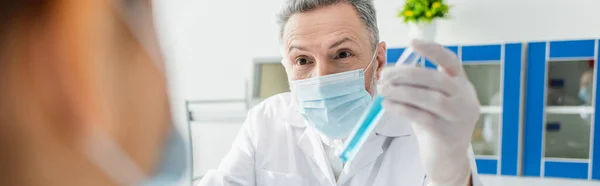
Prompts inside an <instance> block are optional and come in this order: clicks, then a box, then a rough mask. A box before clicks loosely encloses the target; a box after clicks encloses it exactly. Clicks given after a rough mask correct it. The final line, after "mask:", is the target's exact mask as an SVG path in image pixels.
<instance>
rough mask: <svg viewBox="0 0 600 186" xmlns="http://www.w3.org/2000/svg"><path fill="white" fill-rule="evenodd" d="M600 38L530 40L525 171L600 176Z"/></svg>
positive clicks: (572, 175)
mask: <svg viewBox="0 0 600 186" xmlns="http://www.w3.org/2000/svg"><path fill="white" fill-rule="evenodd" d="M598 42H599V41H598V39H590V40H569V41H541V42H529V43H527V58H526V61H527V70H526V90H525V98H526V99H525V100H526V102H525V104H524V106H525V109H524V112H525V119H524V124H525V125H524V126H525V127H524V140H523V143H524V144H523V150H524V151H523V156H524V158H523V165H524V166H523V175H524V176H534V177H557V178H575V179H593V180H600V137H596V138H595V137H594V134H600V133H599V132H598V131H599V130H600V128H599V127H594V126H598V121H596V120H595V118H597V117H596V116H597V114H596V112H595V110H597V107H598V102H597V99H595V98H596V97H597V93H596V92H597V91H595V89H596V87H597V85H598V81H597V78H596V77H597V75H596V74H597V71H598V65H597V63H596V62H597V61H598V52H599V49H598ZM594 160H596V161H594Z"/></svg>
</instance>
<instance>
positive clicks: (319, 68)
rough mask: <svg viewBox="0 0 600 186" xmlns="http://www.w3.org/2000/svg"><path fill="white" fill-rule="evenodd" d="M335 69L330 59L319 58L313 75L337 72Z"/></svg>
mask: <svg viewBox="0 0 600 186" xmlns="http://www.w3.org/2000/svg"><path fill="white" fill-rule="evenodd" d="M337 70H338V69H336V68H335V67H334V66H333V65H332V63H331V62H330V61H328V60H319V61H317V63H316V68H315V69H314V72H313V76H326V75H329V74H335V73H337Z"/></svg>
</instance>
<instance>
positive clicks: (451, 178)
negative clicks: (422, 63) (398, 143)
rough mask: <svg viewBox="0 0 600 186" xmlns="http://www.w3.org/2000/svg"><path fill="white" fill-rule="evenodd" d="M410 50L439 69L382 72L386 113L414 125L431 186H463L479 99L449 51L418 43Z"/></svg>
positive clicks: (406, 68)
mask: <svg viewBox="0 0 600 186" xmlns="http://www.w3.org/2000/svg"><path fill="white" fill-rule="evenodd" d="M411 47H412V48H413V49H414V51H415V52H416V53H417V54H419V55H421V56H423V57H425V58H427V59H429V60H430V61H432V62H434V63H436V64H437V65H438V67H440V68H439V69H438V70H437V71H436V70H434V69H426V68H420V67H413V66H408V65H397V66H394V67H389V68H386V69H384V70H383V72H382V76H381V79H380V81H379V92H378V93H379V94H380V95H382V96H383V97H384V102H383V108H384V109H385V110H386V112H392V113H395V114H397V115H399V116H401V117H403V118H407V119H409V120H411V121H412V127H413V131H414V134H415V135H416V137H417V140H418V142H419V149H420V153H421V159H422V161H423V162H422V163H423V166H424V168H425V171H426V172H427V177H428V178H429V179H430V180H431V182H430V184H429V185H430V186H434V185H435V186H439V185H452V186H465V185H467V184H468V183H469V178H470V175H471V171H470V164H469V158H468V155H467V151H468V148H469V146H470V143H471V136H472V134H473V130H474V129H475V124H476V122H477V119H478V118H479V107H480V105H479V100H478V99H477V94H476V92H475V89H474V87H473V85H472V84H471V82H469V80H468V79H467V77H466V75H465V73H464V70H463V68H462V65H461V63H460V60H459V59H458V57H457V56H456V55H454V53H452V52H451V51H450V50H448V49H446V48H445V47H443V46H441V45H438V44H436V43H431V42H424V41H420V40H414V41H412V42H411Z"/></svg>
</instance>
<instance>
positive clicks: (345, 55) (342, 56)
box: [335, 51, 352, 59]
mask: <svg viewBox="0 0 600 186" xmlns="http://www.w3.org/2000/svg"><path fill="white" fill-rule="evenodd" d="M350 56H352V53H350V52H346V51H344V52H340V53H338V54H337V55H336V56H335V59H344V58H348V57H350Z"/></svg>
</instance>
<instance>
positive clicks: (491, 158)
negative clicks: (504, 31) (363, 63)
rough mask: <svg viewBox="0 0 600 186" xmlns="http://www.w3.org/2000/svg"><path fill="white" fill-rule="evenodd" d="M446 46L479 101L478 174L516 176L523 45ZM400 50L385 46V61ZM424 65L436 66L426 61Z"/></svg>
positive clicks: (390, 60)
mask: <svg viewBox="0 0 600 186" xmlns="http://www.w3.org/2000/svg"><path fill="white" fill-rule="evenodd" d="M447 48H448V49H449V50H450V51H452V52H454V53H455V54H457V56H458V57H459V58H460V59H461V61H462V63H463V67H464V70H465V73H466V75H467V77H468V78H469V80H470V81H471V82H472V83H473V85H474V87H475V89H476V91H477V97H478V99H479V101H480V103H481V116H480V119H479V121H478V122H477V126H476V129H475V130H474V133H473V141H472V147H473V151H474V153H475V155H476V162H477V168H478V171H479V173H480V174H493V175H509V176H517V175H519V174H520V170H521V167H520V164H519V162H520V158H521V154H522V153H521V152H520V150H519V149H521V148H520V147H521V146H520V145H521V144H520V143H519V142H520V141H521V140H522V139H521V138H520V136H521V135H520V133H521V128H522V127H521V124H522V122H521V121H522V119H521V118H522V112H521V108H522V107H521V104H522V102H523V101H522V94H521V91H522V87H523V86H522V83H523V80H522V78H523V65H524V52H525V51H524V44H522V43H502V44H492V45H465V46H447ZM403 51H404V48H390V49H388V56H387V64H388V65H389V66H392V65H394V64H395V63H396V61H397V60H398V58H399V57H400V55H401V54H402V52H403ZM424 64H425V67H427V68H436V65H435V64H434V63H432V62H431V61H429V60H425V61H424ZM388 68H391V67H388Z"/></svg>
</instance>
